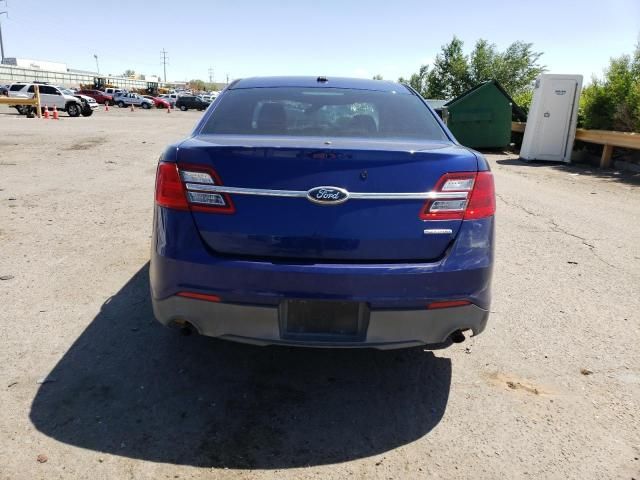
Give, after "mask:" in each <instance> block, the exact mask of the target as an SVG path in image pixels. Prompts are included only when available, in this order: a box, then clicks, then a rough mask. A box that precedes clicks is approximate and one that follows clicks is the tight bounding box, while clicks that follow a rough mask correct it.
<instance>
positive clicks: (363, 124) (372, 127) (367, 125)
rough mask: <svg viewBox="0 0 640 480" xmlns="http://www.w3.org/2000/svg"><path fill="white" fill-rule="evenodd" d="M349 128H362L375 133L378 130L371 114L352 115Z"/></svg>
mask: <svg viewBox="0 0 640 480" xmlns="http://www.w3.org/2000/svg"><path fill="white" fill-rule="evenodd" d="M351 128H354V129H356V130H363V131H365V132H367V133H375V132H377V131H378V126H377V125H376V121H375V120H374V119H373V117H372V116H371V115H354V117H353V118H352V119H351Z"/></svg>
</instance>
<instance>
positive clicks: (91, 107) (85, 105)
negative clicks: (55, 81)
mask: <svg viewBox="0 0 640 480" xmlns="http://www.w3.org/2000/svg"><path fill="white" fill-rule="evenodd" d="M58 88H59V89H60V91H61V92H62V93H64V94H65V95H73V96H74V97H76V98H78V99H80V102H81V103H82V110H80V113H81V114H82V116H83V117H90V116H91V115H93V112H94V111H95V110H97V109H98V106H99V105H98V102H96V101H95V99H94V98H92V97H89V96H87V95H82V94H80V93H78V92H74V91H73V90H71V89H70V88H62V87H58Z"/></svg>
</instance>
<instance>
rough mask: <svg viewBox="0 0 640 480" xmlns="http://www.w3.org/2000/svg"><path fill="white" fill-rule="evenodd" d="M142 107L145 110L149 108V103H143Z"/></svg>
mask: <svg viewBox="0 0 640 480" xmlns="http://www.w3.org/2000/svg"><path fill="white" fill-rule="evenodd" d="M142 108H144V109H145V110H149V109H150V108H151V105H149V104H148V103H143V104H142Z"/></svg>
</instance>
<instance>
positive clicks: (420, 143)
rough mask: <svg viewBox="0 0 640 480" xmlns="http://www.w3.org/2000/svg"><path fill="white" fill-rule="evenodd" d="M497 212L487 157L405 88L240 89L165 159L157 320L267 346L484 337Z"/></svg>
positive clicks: (159, 189)
mask: <svg viewBox="0 0 640 480" xmlns="http://www.w3.org/2000/svg"><path fill="white" fill-rule="evenodd" d="M494 212H495V198H494V187H493V177H492V174H491V172H490V171H489V167H488V165H487V162H486V161H485V160H484V158H483V157H482V156H481V155H479V154H478V153H476V152H473V151H471V150H469V149H467V148H464V147H462V146H460V145H459V144H457V142H456V141H455V140H454V139H453V137H452V136H451V134H450V133H449V132H448V131H447V129H446V127H444V125H442V123H441V122H440V121H439V119H438V118H437V117H436V116H435V115H434V113H433V112H432V111H431V110H430V109H429V107H427V105H426V104H425V103H424V101H423V100H422V99H421V98H420V97H419V96H418V95H416V94H415V92H413V91H412V90H410V89H409V88H408V87H405V86H403V85H400V84H396V83H392V82H384V81H368V80H349V79H325V78H319V79H316V78H262V79H261V78H254V79H247V80H241V81H239V82H236V83H235V84H233V85H232V86H230V87H229V88H228V89H227V90H226V91H225V92H223V93H222V94H221V95H220V96H219V98H218V99H217V100H216V102H215V103H214V104H213V106H212V107H211V108H210V109H209V110H208V111H207V113H206V114H205V115H204V117H203V118H202V120H201V121H200V123H199V124H198V125H197V127H196V128H195V130H194V132H193V134H192V135H191V136H190V137H189V138H187V139H186V140H184V141H182V142H180V143H179V144H176V145H172V146H170V147H169V148H167V149H166V151H165V152H164V154H163V155H162V157H161V159H160V162H159V164H158V169H157V178H156V194H155V214H154V222H153V245H152V256H151V271H150V276H151V293H152V301H153V308H154V313H155V315H156V317H157V319H158V320H159V321H160V322H162V323H163V324H166V325H180V326H189V327H190V328H193V329H195V330H197V331H198V332H199V333H201V334H203V335H209V336H214V337H221V338H226V339H229V340H236V341H242V342H249V343H255V344H261V345H266V344H287V345H301V346H326V347H376V348H399V347H407V346H412V345H425V344H426V345H431V344H443V343H445V344H446V342H447V341H448V340H449V339H451V338H454V339H457V338H460V336H461V334H462V332H464V331H467V330H468V331H471V332H472V333H473V334H478V333H480V332H482V331H483V330H484V328H485V325H486V322H487V317H488V309H489V302H490V284H491V273H492V265H493V236H494Z"/></svg>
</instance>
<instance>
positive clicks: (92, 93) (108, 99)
mask: <svg viewBox="0 0 640 480" xmlns="http://www.w3.org/2000/svg"><path fill="white" fill-rule="evenodd" d="M77 93H79V94H80V95H85V96H87V97H91V98H93V99H94V100H95V101H96V102H98V103H100V104H103V105H104V104H105V103H106V104H108V105H115V103H113V95H109V94H108V93H104V92H102V91H100V90H79V91H78V92H77Z"/></svg>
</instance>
